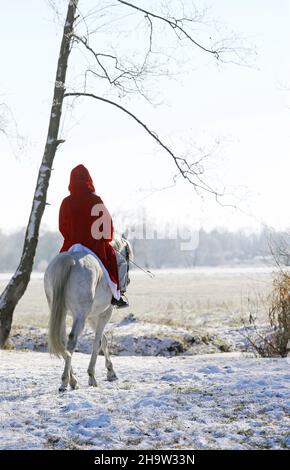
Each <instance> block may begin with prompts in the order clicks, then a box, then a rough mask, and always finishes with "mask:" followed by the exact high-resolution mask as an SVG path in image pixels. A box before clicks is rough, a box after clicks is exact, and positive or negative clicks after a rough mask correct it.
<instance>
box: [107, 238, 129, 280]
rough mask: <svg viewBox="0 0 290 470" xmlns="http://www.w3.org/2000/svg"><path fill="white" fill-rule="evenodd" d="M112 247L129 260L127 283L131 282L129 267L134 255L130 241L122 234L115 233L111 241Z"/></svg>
mask: <svg viewBox="0 0 290 470" xmlns="http://www.w3.org/2000/svg"><path fill="white" fill-rule="evenodd" d="M111 245H112V247H113V248H114V249H115V250H116V251H117V252H118V253H119V254H120V255H121V256H122V257H123V258H124V259H125V260H126V262H127V285H128V284H129V283H130V278H129V268H130V261H133V259H134V255H133V250H132V246H131V244H130V242H129V241H128V240H127V239H126V238H124V237H121V236H120V235H115V236H114V239H113V240H112V241H111Z"/></svg>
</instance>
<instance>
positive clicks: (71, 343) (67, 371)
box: [59, 317, 85, 392]
mask: <svg viewBox="0 0 290 470" xmlns="http://www.w3.org/2000/svg"><path fill="white" fill-rule="evenodd" d="M84 325H85V320H84V319H83V318H80V317H78V318H75V319H74V322H73V326H72V329H71V332H70V334H69V336H68V342H67V351H66V353H65V354H64V355H63V358H64V361H65V366H64V371H63V374H62V378H61V380H62V384H61V386H60V389H59V390H60V391H61V392H62V391H65V390H66V389H67V386H68V383H69V384H70V386H71V388H72V389H73V390H75V389H76V388H78V383H77V379H76V377H75V375H74V373H73V369H72V366H71V360H72V355H73V352H74V350H75V347H76V344H77V340H78V336H79V335H80V334H81V332H82V330H83V328H84Z"/></svg>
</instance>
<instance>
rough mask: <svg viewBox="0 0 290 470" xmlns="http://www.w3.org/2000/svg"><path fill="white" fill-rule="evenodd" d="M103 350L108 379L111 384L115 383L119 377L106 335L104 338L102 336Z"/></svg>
mask: <svg viewBox="0 0 290 470" xmlns="http://www.w3.org/2000/svg"><path fill="white" fill-rule="evenodd" d="M102 350H103V353H104V356H105V361H106V362H105V364H106V368H107V379H108V381H109V382H113V381H114V380H117V379H118V377H117V375H116V373H115V371H114V368H113V364H112V361H111V358H110V354H109V349H108V340H107V337H106V335H105V333H103V336H102Z"/></svg>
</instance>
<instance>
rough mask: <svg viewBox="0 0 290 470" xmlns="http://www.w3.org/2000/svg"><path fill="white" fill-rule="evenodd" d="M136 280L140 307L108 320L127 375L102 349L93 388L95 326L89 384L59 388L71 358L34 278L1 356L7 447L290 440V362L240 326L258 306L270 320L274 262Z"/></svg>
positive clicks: (248, 444)
mask: <svg viewBox="0 0 290 470" xmlns="http://www.w3.org/2000/svg"><path fill="white" fill-rule="evenodd" d="M131 277H132V282H131V284H130V286H129V293H128V294H129V299H130V308H129V309H124V310H121V311H117V310H115V311H114V313H113V317H112V321H111V322H110V324H109V325H108V328H107V336H108V340H109V347H110V351H111V353H112V354H114V355H115V356H113V363H114V366H115V370H116V372H117V374H118V376H119V381H118V382H114V383H109V382H107V381H106V373H105V368H104V358H103V356H100V357H99V358H98V363H97V379H98V385H99V386H98V388H89V387H88V385H87V375H86V370H87V367H88V362H89V356H88V354H87V353H89V352H90V351H91V343H92V338H93V336H92V333H91V332H90V331H89V330H88V329H86V330H85V331H84V333H83V334H82V336H81V337H80V340H79V343H78V348H77V351H78V352H76V353H75V355H74V357H73V364H74V369H75V371H76V375H77V377H78V379H79V384H80V389H79V390H76V391H68V392H67V393H65V394H63V395H60V394H59V393H58V387H59V385H60V376H61V373H62V370H63V363H62V361H59V360H57V359H53V358H51V357H50V356H49V355H48V354H47V352H45V351H46V348H47V344H46V342H47V328H46V327H47V323H48V309H47V304H46V299H45V296H44V292H43V280H42V275H39V274H35V275H34V276H33V278H32V281H31V283H30V285H29V288H28V290H27V292H26V294H25V296H24V297H23V298H22V299H21V302H20V303H19V305H18V306H17V309H16V312H15V319H14V325H13V330H12V339H13V343H14V346H15V348H16V350H11V351H2V352H0V406H1V409H0V449H288V448H290V359H289V360H286V359H258V358H255V357H254V356H253V355H251V354H250V353H245V351H248V344H247V339H246V337H245V326H243V325H242V318H244V319H246V318H247V316H248V314H249V312H251V313H252V314H255V315H256V316H257V322H258V324H259V328H263V327H264V326H263V325H264V324H265V322H266V316H267V315H266V312H267V305H268V304H267V296H268V295H269V293H270V291H271V284H272V269H271V268H270V269H266V268H243V269H236V268H235V269H230V268H226V269H224V268H217V269H214V268H211V269H197V270H189V271H184V270H183V271H178V270H175V271H160V272H156V277H155V278H154V279H153V280H151V279H149V278H147V277H146V276H145V275H143V274H142V273H137V272H134V273H132V276H131ZM8 278H9V276H7V275H3V274H2V275H0V288H3V287H4V286H5V284H6V282H7V279H8ZM250 328H251V327H250ZM247 331H248V329H247ZM221 351H222V352H223V353H221Z"/></svg>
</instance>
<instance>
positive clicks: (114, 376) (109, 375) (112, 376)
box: [107, 372, 118, 382]
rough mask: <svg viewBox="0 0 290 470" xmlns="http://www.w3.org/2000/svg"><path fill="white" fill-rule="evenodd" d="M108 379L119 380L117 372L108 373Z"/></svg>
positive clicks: (111, 380) (110, 380)
mask: <svg viewBox="0 0 290 470" xmlns="http://www.w3.org/2000/svg"><path fill="white" fill-rule="evenodd" d="M107 380H108V381H109V382H115V380H118V377H117V376H116V374H115V372H113V373H111V374H108V375H107Z"/></svg>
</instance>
